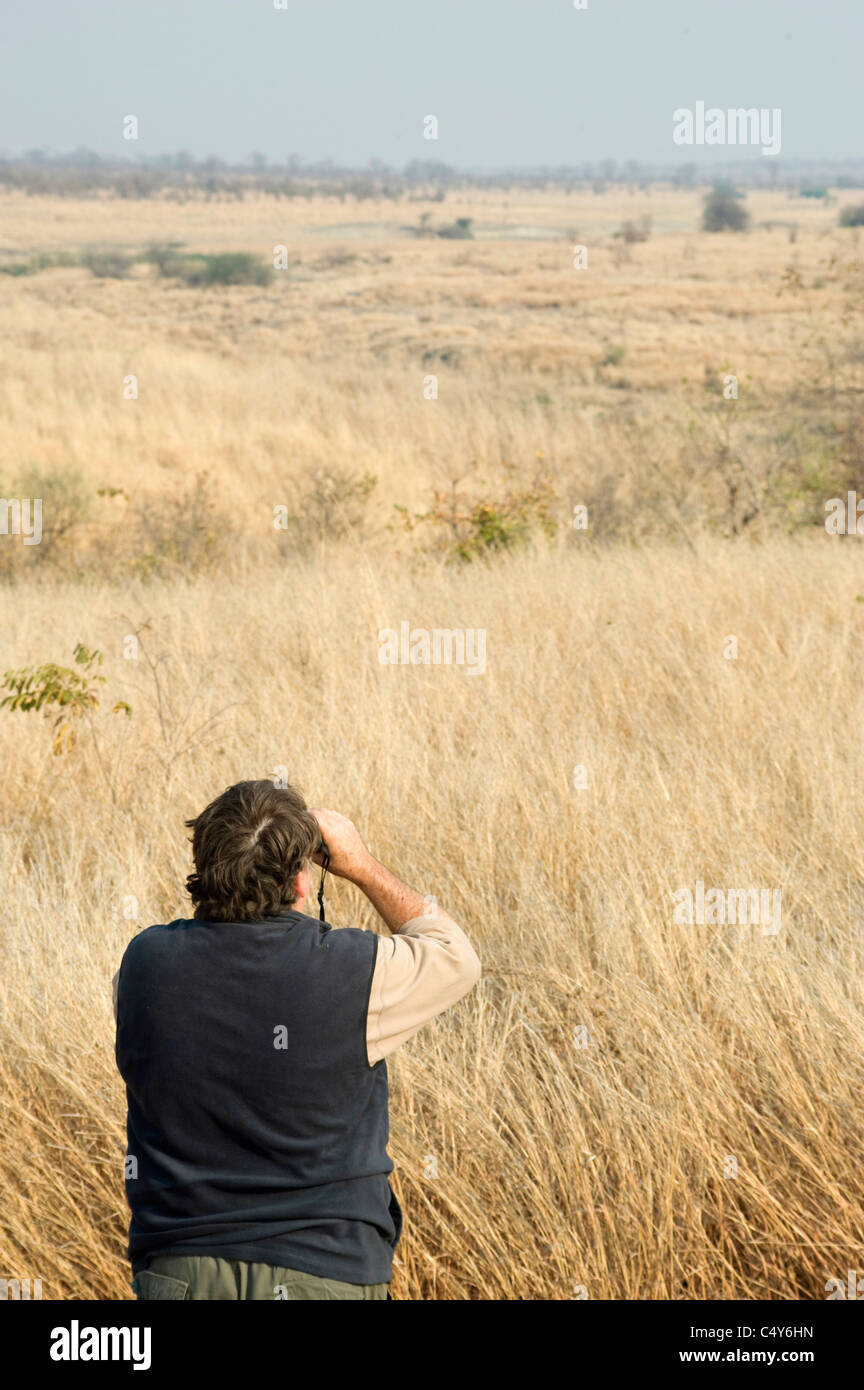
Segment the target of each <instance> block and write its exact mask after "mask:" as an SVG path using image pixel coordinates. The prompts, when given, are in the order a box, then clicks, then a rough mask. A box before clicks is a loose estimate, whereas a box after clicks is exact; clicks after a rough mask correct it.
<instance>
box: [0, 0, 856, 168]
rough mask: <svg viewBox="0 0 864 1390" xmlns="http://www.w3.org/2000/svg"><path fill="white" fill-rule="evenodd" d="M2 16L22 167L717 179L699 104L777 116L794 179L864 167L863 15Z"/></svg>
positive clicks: (606, 8) (165, 3)
mask: <svg viewBox="0 0 864 1390" xmlns="http://www.w3.org/2000/svg"><path fill="white" fill-rule="evenodd" d="M2 3H3V5H4V7H5V8H6V13H4V14H2V16H0V79H2V80H0V150H3V151H5V152H7V153H20V152H21V151H23V150H25V149H30V148H34V147H43V148H50V149H52V150H53V151H55V152H65V151H69V150H71V149H73V148H75V147H76V146H81V145H84V146H87V147H89V148H91V149H95V150H98V151H99V152H100V153H105V154H109V153H115V154H119V155H129V154H132V153H135V154H137V153H140V154H158V153H161V152H174V151H178V150H180V149H187V150H189V151H191V152H192V153H193V154H194V155H196V156H203V155H207V154H217V155H220V156H221V157H222V158H227V159H239V158H243V157H245V156H246V155H247V154H249V153H250V152H251V151H253V150H257V151H260V152H262V153H263V154H265V155H266V156H267V157H268V158H270V159H277V160H280V161H281V160H283V159H284V158H286V157H287V156H288V155H291V154H296V155H298V156H300V157H301V158H302V159H304V160H318V159H323V158H327V157H329V158H331V159H333V160H334V161H335V162H336V163H339V164H350V165H364V164H366V163H367V162H368V160H370V159H372V158H378V159H382V160H384V161H385V162H386V163H388V164H395V165H402V164H404V163H406V162H407V161H409V160H411V159H438V160H442V161H443V162H444V163H447V164H453V165H456V166H473V167H483V168H493V167H504V166H525V165H538V164H549V165H556V164H578V163H581V162H583V161H584V160H591V161H595V160H600V159H604V158H606V157H611V158H616V159H622V160H625V159H631V158H632V159H641V160H644V161H646V162H652V163H668V162H683V161H684V160H687V159H693V160H695V161H697V162H707V160H708V159H710V157H711V156H712V155H713V154H714V153H715V150H713V149H711V148H709V147H697V148H692V149H688V148H686V147H679V146H676V145H674V144H673V142H672V112H673V110H674V109H675V108H678V107H694V106H695V104H696V102H697V101H699V100H702V101H704V102H705V103H706V104H707V105H708V106H717V107H722V108H728V107H738V106H746V107H753V106H755V107H760V108H761V107H768V108H773V107H779V108H780V109H781V111H782V150H781V155H780V159H781V161H782V159H783V158H784V157H786V158H789V159H796V158H832V159H841V158H849V157H855V156H861V155H864V138H862V136H864V121H862V115H864V97H862V92H864V0H588V9H587V10H577V9H576V8H575V7H574V4H573V0H287V8H286V9H284V10H276V9H275V8H274V0H30V3H29V4H28V3H26V0H2ZM127 115H135V116H137V117H138V121H139V139H138V141H137V142H131V141H126V140H124V139H123V138H122V120H123V117H124V116H127ZM427 115H435V116H436V117H437V118H438V122H439V138H438V140H425V139H424V138H423V118H424V117H425V116H427ZM716 153H717V154H719V156H720V157H722V158H728V157H729V154H730V152H729V150H728V149H722V148H721V149H720V150H718V151H716ZM732 153H733V155H734V154H735V152H734V151H733V152H732ZM737 153H738V156H739V157H740V155H741V154H742V153H746V154H750V153H753V157H754V158H757V159H763V158H765V157H764V156H760V155H759V154H758V152H752V151H741V150H740V149H739V151H738V152H737ZM768 158H770V157H768Z"/></svg>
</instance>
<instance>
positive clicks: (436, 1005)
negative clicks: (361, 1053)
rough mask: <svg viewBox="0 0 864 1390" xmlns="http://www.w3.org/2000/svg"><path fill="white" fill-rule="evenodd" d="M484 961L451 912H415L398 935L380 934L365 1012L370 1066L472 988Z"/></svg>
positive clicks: (367, 1052)
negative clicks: (443, 914)
mask: <svg viewBox="0 0 864 1390" xmlns="http://www.w3.org/2000/svg"><path fill="white" fill-rule="evenodd" d="M479 978H480V961H479V959H478V957H477V954H476V952H475V950H474V948H473V946H472V945H471V942H470V941H469V940H468V938H467V936H466V935H465V933H464V932H463V931H462V929H461V928H460V927H457V925H456V923H455V922H453V921H451V920H450V919H449V918H447V917H443V918H442V917H432V916H424V917H414V918H412V920H411V921H410V922H406V923H405V925H404V927H402V928H401V930H400V931H399V932H397V933H396V935H394V936H389V937H388V936H379V938H378V954H377V957H376V960H375V969H374V971H373V974H372V988H371V991H370V994H369V1011H368V1014H367V1018H366V1054H367V1056H368V1058H369V1065H370V1067H372V1066H374V1065H375V1063H376V1062H380V1061H381V1059H382V1057H389V1056H390V1054H391V1052H395V1051H396V1048H397V1047H401V1046H402V1044H403V1043H405V1042H407V1041H408V1039H409V1038H413V1036H414V1034H415V1033H416V1032H418V1030H419V1029H420V1028H422V1027H423V1024H424V1023H428V1022H429V1020H430V1019H432V1018H435V1016H436V1015H437V1014H440V1013H443V1012H444V1010H445V1009H449V1008H450V1007H451V1005H453V1004H455V1003H456V1002H457V1001H458V1000H459V999H461V998H462V997H463V995H466V994H467V993H468V991H469V990H470V989H473V988H474V986H475V985H476V983H477V981H478V980H479Z"/></svg>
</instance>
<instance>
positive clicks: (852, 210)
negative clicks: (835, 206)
mask: <svg viewBox="0 0 864 1390" xmlns="http://www.w3.org/2000/svg"><path fill="white" fill-rule="evenodd" d="M840 226H841V227H864V203H853V204H850V206H849V207H848V208H843V209H842V211H841V213H840Z"/></svg>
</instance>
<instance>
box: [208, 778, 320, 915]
mask: <svg viewBox="0 0 864 1390" xmlns="http://www.w3.org/2000/svg"><path fill="white" fill-rule="evenodd" d="M186 825H187V826H188V828H189V829H190V830H191V831H192V856H193V859H194V861H195V872H194V873H193V874H190V875H189V877H188V879H187V880H186V887H187V889H188V891H189V895H190V897H191V898H192V900H193V902H194V903H195V917H196V918H197V919H200V920H203V921H209V922H258V921H260V920H261V919H262V918H263V917H273V916H277V915H278V914H279V913H281V912H287V911H288V910H289V909H290V908H291V907H292V906H293V904H294V903H295V902H296V901H297V892H296V879H297V875H298V874H299V873H300V871H301V869H302V868H303V866H304V865H305V864H306V863H307V862H308V860H309V859H310V858H311V856H312V855H313V854H314V852H315V850H316V848H317V846H318V844H319V842H320V839H321V832H320V830H319V828H318V822H317V821H316V819H315V817H314V816H313V815H312V813H311V811H309V810H308V808H307V806H306V802H305V801H304V800H303V798H302V796H301V795H300V793H299V792H298V791H296V790H295V789H294V787H290V786H284V787H281V786H280V787H277V786H274V784H273V783H272V782H268V781H260V782H237V783H236V784H235V786H233V787H228V788H227V790H226V791H224V792H223V793H222V795H221V796H217V797H216V800H215V801H211V802H210V805H209V806H208V807H207V809H206V810H204V811H202V812H201V814H200V816H196V817H195V819H194V820H187V822H186Z"/></svg>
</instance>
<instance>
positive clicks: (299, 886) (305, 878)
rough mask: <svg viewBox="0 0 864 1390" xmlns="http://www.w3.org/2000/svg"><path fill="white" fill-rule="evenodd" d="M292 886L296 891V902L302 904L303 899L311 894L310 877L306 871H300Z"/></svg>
mask: <svg viewBox="0 0 864 1390" xmlns="http://www.w3.org/2000/svg"><path fill="white" fill-rule="evenodd" d="M294 886H295V889H296V891H297V901H298V902H303V900H304V898H308V897H309V894H310V893H311V892H312V875H311V874H310V872H309V870H308V869H301V870H300V872H299V874H298V875H297V879H296V881H295V885H294Z"/></svg>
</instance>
